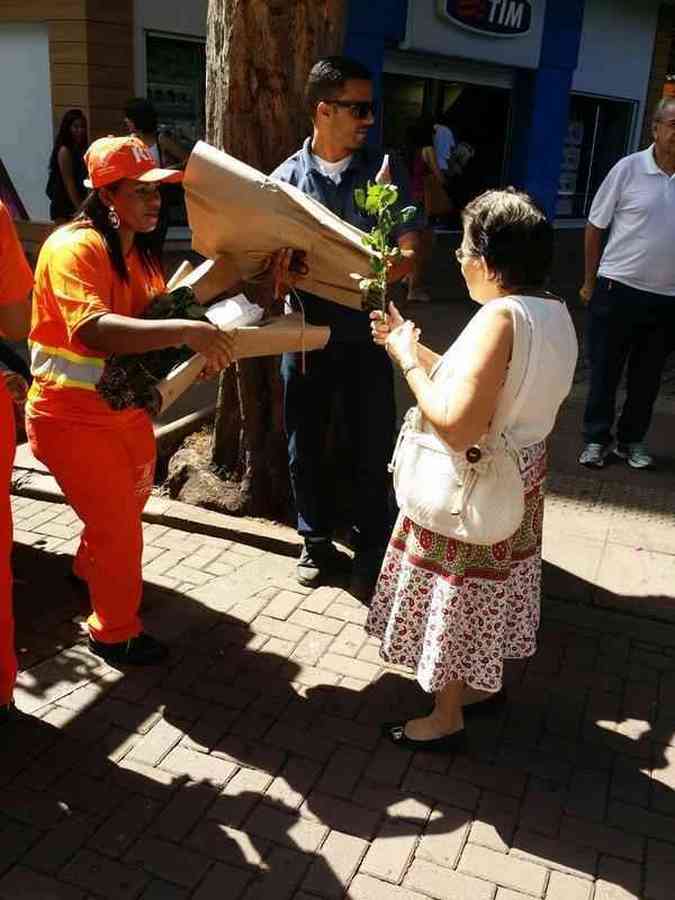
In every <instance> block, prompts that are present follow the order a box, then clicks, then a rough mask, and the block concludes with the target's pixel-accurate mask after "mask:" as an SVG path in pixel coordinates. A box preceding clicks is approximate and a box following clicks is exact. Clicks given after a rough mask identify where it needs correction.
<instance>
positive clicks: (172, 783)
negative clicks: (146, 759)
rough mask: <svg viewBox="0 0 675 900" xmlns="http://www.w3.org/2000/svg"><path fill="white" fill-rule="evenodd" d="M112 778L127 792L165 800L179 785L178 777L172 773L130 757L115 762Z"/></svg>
mask: <svg viewBox="0 0 675 900" xmlns="http://www.w3.org/2000/svg"><path fill="white" fill-rule="evenodd" d="M112 780H113V781H114V783H115V784H116V786H120V787H121V788H122V789H123V790H125V791H126V792H128V793H132V792H136V793H137V794H142V795H143V796H144V797H150V798H151V799H156V800H165V799H166V797H167V795H168V794H170V792H171V791H172V790H175V789H176V788H177V787H178V785H179V779H178V778H177V777H176V776H175V775H174V774H173V773H171V772H164V771H163V770H162V769H155V768H153V767H152V766H146V765H145V764H144V763H137V762H134V761H133V760H130V759H123V760H121V761H120V762H119V763H118V764H117V766H116V768H115V769H114V771H113V774H112Z"/></svg>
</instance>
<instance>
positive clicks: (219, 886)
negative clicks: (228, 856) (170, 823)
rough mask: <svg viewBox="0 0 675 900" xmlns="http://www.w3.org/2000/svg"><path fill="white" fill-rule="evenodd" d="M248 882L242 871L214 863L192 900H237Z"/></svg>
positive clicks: (247, 874) (249, 878) (247, 875)
mask: <svg viewBox="0 0 675 900" xmlns="http://www.w3.org/2000/svg"><path fill="white" fill-rule="evenodd" d="M250 881H251V874H250V873H248V872H244V871H243V869H237V868H235V867H234V866H226V865H224V864H223V863H216V865H215V866H214V867H213V868H212V869H211V871H210V872H209V873H208V875H207V876H206V878H205V879H204V881H203V882H202V883H201V884H200V885H199V887H198V888H197V891H196V892H195V893H194V894H193V895H192V900H225V898H227V900H239V898H240V897H241V896H242V895H243V893H244V891H245V890H246V888H247V886H248V885H249V884H250ZM158 900H159V898H158Z"/></svg>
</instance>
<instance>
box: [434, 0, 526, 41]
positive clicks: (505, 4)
mask: <svg viewBox="0 0 675 900" xmlns="http://www.w3.org/2000/svg"><path fill="white" fill-rule="evenodd" d="M438 12H439V14H440V15H441V17H442V18H444V19H449V20H450V21H451V22H453V23H454V24H455V25H459V26H460V27H461V28H467V29H468V30H469V31H476V32H478V33H479V34H483V35H489V36H490V37H520V35H523V34H527V33H528V31H529V30H530V27H531V25H532V3H531V2H530V0H438Z"/></svg>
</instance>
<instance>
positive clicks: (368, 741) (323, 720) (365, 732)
mask: <svg viewBox="0 0 675 900" xmlns="http://www.w3.org/2000/svg"><path fill="white" fill-rule="evenodd" d="M314 730H315V731H316V733H317V734H318V735H320V736H322V737H327V738H328V739H329V740H330V739H332V740H334V741H337V742H339V743H341V744H351V745H352V746H353V747H358V748H360V749H362V750H373V749H374V748H375V747H376V746H377V744H378V743H379V742H380V729H379V728H378V727H376V726H375V725H365V724H361V723H360V722H352V721H349V720H347V719H341V718H339V717H338V716H326V715H323V716H320V717H319V720H318V722H317V723H316V727H315V729H314Z"/></svg>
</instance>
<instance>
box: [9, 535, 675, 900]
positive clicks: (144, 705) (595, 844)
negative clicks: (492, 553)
mask: <svg viewBox="0 0 675 900" xmlns="http://www.w3.org/2000/svg"><path fill="white" fill-rule="evenodd" d="M65 562H66V558H61V559H59V558H58V557H53V556H51V555H50V554H43V553H42V552H41V551H40V550H39V549H36V548H30V549H26V548H24V549H20V550H19V553H18V554H17V560H16V572H17V577H18V585H17V591H16V611H17V621H18V634H19V637H20V642H21V644H23V643H24V642H25V643H26V645H30V646H31V648H32V649H31V651H30V654H26V655H24V659H27V660H31V661H32V662H33V663H34V662H37V660H38V659H39V658H43V659H44V660H45V661H44V662H42V663H39V664H37V665H34V666H33V668H32V670H31V671H30V672H29V673H26V674H24V675H23V676H22V688H21V692H20V694H21V701H22V703H28V705H30V703H31V698H32V700H33V701H34V703H35V706H36V707H37V706H40V707H41V708H40V709H39V713H38V714H39V715H40V716H41V718H36V717H33V716H30V715H23V716H22V717H21V719H20V721H19V722H18V723H17V725H16V726H15V727H13V728H12V730H11V732H10V734H9V736H8V739H6V740H5V743H4V744H3V746H2V747H0V773H1V775H0V788H1V791H0V898H10V897H11V898H12V900H14V898H15V897H16V896H19V895H20V890H23V889H24V888H25V887H26V885H35V884H37V887H39V886H40V885H42V886H43V888H44V890H45V891H46V889H47V887H46V886H47V885H49V884H52V883H53V882H52V881H51V879H58V883H59V884H62V885H63V886H64V890H65V886H66V885H76V886H78V887H79V888H82V889H83V890H84V891H85V892H91V893H93V894H96V895H97V896H99V895H100V896H105V897H111V898H126V897H130V898H131V897H137V896H139V894H141V891H145V893H143V894H142V896H143V897H162V898H163V900H164V898H166V900H169V898H173V897H183V896H188V895H189V894H191V892H192V891H194V890H195V889H196V888H197V886H198V885H199V886H200V890H203V891H204V896H221V895H222V896H225V895H226V896H227V897H228V898H232V900H236V898H238V897H240V896H241V897H243V896H244V895H245V896H246V898H254V897H255V898H262V897H270V898H271V897H273V898H275V900H283V898H287V897H288V898H290V897H292V896H294V894H295V892H296V891H297V890H298V889H299V887H300V885H301V884H302V885H303V888H307V889H308V890H313V891H316V892H317V893H319V894H321V895H322V896H335V897H341V896H345V894H344V887H343V885H344V883H345V881H346V880H348V879H349V878H350V876H351V874H352V873H353V871H354V870H355V868H356V867H357V865H358V864H359V863H360V862H361V860H362V858H363V855H364V853H366V852H367V851H368V845H369V843H370V842H371V841H373V840H374V839H375V838H376V837H378V838H379V840H378V841H376V843H375V844H374V845H373V847H374V848H373V850H372V851H370V853H371V854H373V855H372V856H369V860H370V863H368V864H367V865H366V867H365V868H366V871H368V870H369V869H368V867H369V865H370V866H371V869H370V870H371V871H372V870H373V868H372V867H374V871H376V872H380V877H385V878H389V879H390V880H392V881H397V880H399V879H400V877H402V876H403V872H404V869H403V868H400V866H401V862H400V859H399V857H400V854H398V853H394V854H393V855H392V856H391V862H390V863H389V862H388V860H389V854H388V851H387V847H388V846H391V844H388V843H387V839H388V838H395V837H396V838H399V839H401V838H410V839H411V840H412V841H413V842H417V841H419V842H418V843H417V844H416V847H417V849H416V857H415V859H416V862H415V863H413V867H412V868H411V869H410V870H409V872H408V876H407V879H406V884H407V885H408V886H409V887H414V880H415V878H416V877H417V876H416V871H417V870H416V868H415V867H416V866H417V865H419V864H420V863H419V861H420V860H422V861H427V862H431V863H436V864H439V865H441V866H444V867H450V868H452V867H453V866H455V865H456V863H457V860H458V859H459V855H460V853H461V852H462V850H463V848H464V846H465V841H466V839H467V837H468V836H469V834H470V835H471V841H472V842H473V843H472V845H471V846H473V845H474V844H475V845H480V844H483V845H486V846H488V847H491V848H493V850H494V849H495V848H497V849H499V850H502V851H504V850H506V849H508V848H510V854H511V856H517V857H519V858H521V859H528V860H530V861H533V862H537V861H540V862H541V864H542V865H546V866H548V867H549V868H554V869H563V870H565V871H570V872H572V873H573V874H575V875H577V877H581V878H587V879H593V878H595V877H598V876H601V877H603V878H605V879H606V880H608V881H610V882H611V883H613V884H618V885H622V886H624V887H625V888H626V889H627V890H634V889H635V885H634V883H633V881H634V873H633V869H634V865H633V866H631V865H629V864H628V863H627V862H626V861H632V862H633V863H634V864H637V863H640V862H641V861H642V860H643V858H644V843H645V839H646V837H647V836H649V837H650V838H657V839H658V840H660V841H661V842H668V843H664V844H663V845H662V846H664V847H668V846H670V845H671V844H672V842H673V834H674V831H673V819H672V818H670V817H672V816H675V792H674V791H673V789H672V771H671V774H670V776H669V775H668V774H667V766H668V762H669V759H670V763H671V766H672V757H673V755H675V747H674V746H673V744H674V743H675V742H674V741H673V735H674V734H675V712H674V710H675V703H673V700H675V676H674V675H673V670H674V668H675V659H673V657H672V656H671V657H668V656H665V655H664V656H662V657H659V656H658V654H656V653H654V652H653V651H650V650H647V649H640V648H639V647H638V648H636V647H635V646H634V645H633V644H632V643H631V640H630V638H629V637H628V636H625V635H620V634H616V635H605V634H602V633H599V632H598V631H597V630H590V629H588V630H584V629H580V628H578V627H575V626H572V625H565V624H559V623H557V622H555V621H553V620H551V621H548V620H547V617H546V610H545V618H544V625H543V627H542V631H541V642H540V649H539V652H538V654H537V656H536V657H535V658H534V659H532V660H531V661H529V662H520V663H515V664H513V665H512V666H511V668H510V670H509V673H508V679H507V680H508V684H509V692H510V702H509V703H508V705H507V706H506V707H505V709H504V710H503V712H502V713H501V714H499V715H497V716H495V717H485V718H482V719H477V720H474V721H472V722H471V724H470V726H469V733H470V742H471V752H470V754H469V755H467V756H463V755H457V756H438V755H431V754H423V753H417V754H412V753H409V752H407V751H401V750H399V749H397V748H394V747H391V746H390V745H389V744H387V743H385V742H384V741H383V740H382V739H381V738H380V736H379V728H378V724H379V723H380V722H382V721H386V720H388V719H391V718H394V719H398V718H405V717H406V716H409V715H411V714H413V713H419V712H420V709H421V708H422V707H423V706H424V704H425V703H426V702H428V698H426V697H425V695H423V694H422V693H421V691H419V689H418V688H417V686H416V684H415V683H414V682H412V681H410V680H409V679H407V678H404V677H402V676H401V675H399V674H398V673H395V672H385V673H384V674H383V675H382V676H381V677H380V678H378V679H377V680H376V681H375V682H373V683H369V684H367V683H365V682H355V683H352V682H350V680H349V679H346V680H345V681H344V682H343V683H341V684H327V683H325V679H323V680H322V675H323V676H325V673H320V672H318V671H317V670H316V669H313V668H311V667H307V666H301V665H300V664H299V663H298V662H296V661H295V660H294V659H293V658H289V654H290V653H291V651H292V650H293V645H292V644H290V643H287V642H285V641H284V640H282V639H280V638H278V637H267V636H266V635H265V634H261V633H259V632H257V631H254V630H252V628H251V627H250V626H249V625H247V624H246V623H245V622H242V621H240V620H238V619H234V618H232V617H230V616H227V615H223V614H218V613H217V612H214V611H212V610H209V609H206V608H204V607H203V606H202V605H200V604H199V603H198V602H196V601H195V600H194V599H192V598H190V597H189V596H186V595H182V594H178V593H176V592H171V591H166V590H158V589H156V588H153V587H152V586H148V588H147V599H146V608H145V620H146V622H147V624H148V628H149V630H151V631H152V632H153V633H156V634H158V635H159V636H163V637H166V638H168V639H171V641H172V651H173V652H172V657H171V660H170V663H169V664H168V665H167V666H165V667H158V668H153V669H145V670H137V671H126V672H124V673H121V672H118V671H116V670H113V669H110V668H109V667H107V666H105V665H101V664H100V663H99V661H98V660H96V659H94V658H93V657H91V656H90V655H89V654H88V653H87V651H86V650H85V649H84V647H83V645H82V643H81V635H79V627H78V626H77V625H74V624H73V623H72V622H71V619H72V616H73V615H78V614H82V613H83V612H84V609H83V598H82V597H78V596H77V595H76V594H75V593H74V592H73V591H72V589H71V588H70V586H69V585H68V583H67V582H65V581H64V579H63V574H64V572H65ZM73 640H78V641H79V642H77V643H74V644H73V645H72V646H71V647H70V648H69V649H68V650H65V651H64V650H63V647H64V646H68V641H70V642H71V643H72V641H73ZM35 646H39V649H38V650H35ZM640 654H642V656H640ZM336 680H337V679H336ZM50 699H51V700H52V703H51V705H49V706H44V703H45V702H46V701H48V700H50ZM661 772H663V773H664V775H663V777H662V778H661V777H660V773H661ZM650 776H651V777H650ZM329 831H330V832H331V834H329ZM410 846H411V850H412V846H413V844H411V845H410ZM467 846H469V845H467ZM671 849H672V847H671ZM602 853H609V854H610V858H609V864H607V863H606V858H605V857H602V859H600V860H599V854H602ZM618 857H621V858H622V859H618ZM463 859H464V857H463ZM603 860H605V862H603ZM612 860H614V861H613V862H612ZM388 865H390V866H391V868H390V870H388V869H387V866H388ZM607 865H609V869H608V868H607ZM383 867H384V875H382V874H381V873H382V871H383ZM443 871H447V870H446V869H443V870H441V874H442V873H443ZM462 871H464V872H465V873H467V874H471V872H472V869H471V856H470V854H469V857H468V862H467V863H466V865H465V864H464V862H463V863H462ZM36 879H37V881H36ZM40 879H45V880H44V881H40ZM50 889H51V888H50ZM225 890H226V891H227V893H226V894H224V893H223V891H225ZM364 890H365V888H364V887H363V885H361V886H358V890H357V891H356V892H353V891H352V889H350V890H349V891H348V893H347V894H346V896H347V897H352V896H353V897H358V898H359V900H360V898H361V897H363V896H364V893H363V891H364ZM211 891H213V894H212V893H210V892H211ZM36 896H41V895H40V894H39V892H38V893H36ZM45 896H49V894H47V893H45ZM56 896H60V895H58V894H56ZM64 896H66V894H64ZM67 896H70V894H67ZM73 896H75V895H73ZM78 896H79V895H78ZM199 896H200V897H201V896H202V894H201V893H200V894H199Z"/></svg>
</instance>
